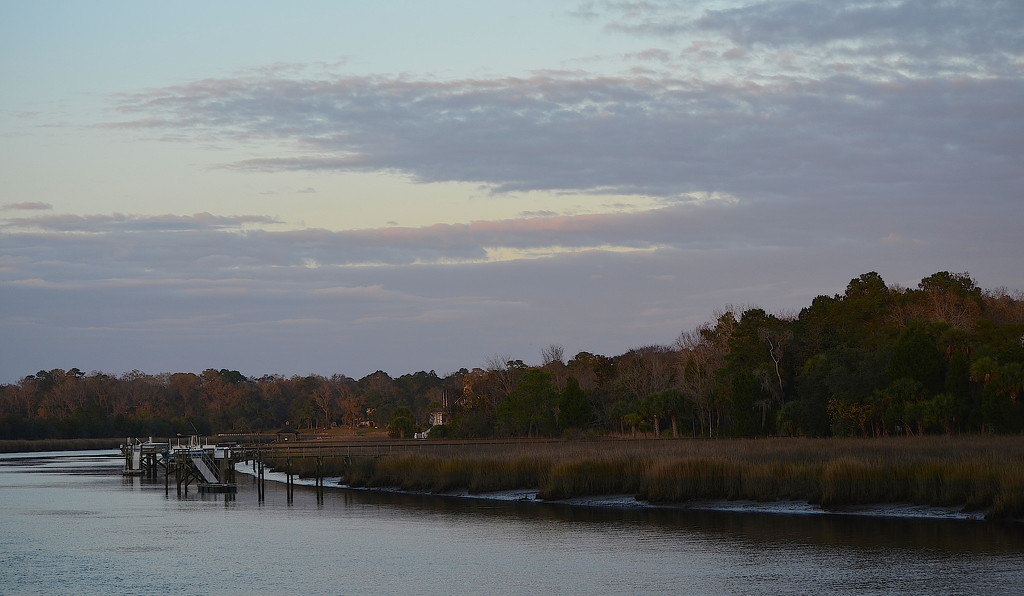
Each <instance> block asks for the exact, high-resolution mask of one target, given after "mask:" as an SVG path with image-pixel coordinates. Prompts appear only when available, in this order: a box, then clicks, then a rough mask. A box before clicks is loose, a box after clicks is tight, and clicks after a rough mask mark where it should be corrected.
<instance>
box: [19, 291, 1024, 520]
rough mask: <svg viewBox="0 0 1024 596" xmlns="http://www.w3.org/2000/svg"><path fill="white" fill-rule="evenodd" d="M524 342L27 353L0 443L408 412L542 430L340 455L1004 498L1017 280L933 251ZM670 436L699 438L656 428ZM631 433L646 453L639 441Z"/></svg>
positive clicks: (810, 490) (923, 500) (555, 474)
mask: <svg viewBox="0 0 1024 596" xmlns="http://www.w3.org/2000/svg"><path fill="white" fill-rule="evenodd" d="M752 298H753V297H752ZM538 343H539V344H542V343H543V341H539V342H538ZM536 356H537V357H539V362H536V363H534V364H530V363H528V362H527V361H526V360H523V359H521V358H522V357H523V356H522V355H519V356H513V355H496V356H491V357H489V358H488V359H487V360H486V364H485V366H483V367H479V368H473V369H468V368H462V369H460V370H458V371H455V372H450V373H446V374H444V375H438V374H437V373H436V372H435V371H429V372H426V371H419V372H416V373H410V374H403V375H401V376H398V377H392V376H391V375H389V374H388V373H386V372H384V371H377V372H375V373H373V374H370V375H367V376H365V377H363V378H361V379H353V378H350V377H348V376H345V375H344V374H341V373H338V374H334V375H331V376H322V375H307V376H291V377H284V376H281V375H274V374H265V375H263V376H245V375H243V374H242V373H240V372H239V371H235V370H228V369H216V368H210V369H207V370H205V371H203V372H202V373H199V374H195V373H190V372H179V373H159V374H148V373H144V372H141V371H132V372H130V373H126V374H122V375H117V376H115V375H109V374H104V373H102V372H91V373H88V374H87V373H85V372H83V371H81V370H80V369H78V368H71V369H67V370H64V369H51V370H40V371H38V372H36V373H34V374H29V375H27V376H25V377H24V378H22V379H20V380H19V381H17V382H15V383H10V384H5V385H0V441H2V443H0V448H4V449H7V446H10V445H15V444H16V443H13V441H32V442H33V444H34V445H53V446H56V445H71V444H74V445H82V444H83V443H71V442H66V441H71V440H82V439H103V438H106V437H148V436H158V437H159V436H163V437H173V436H176V435H178V434H192V433H196V434H201V435H214V434H219V433H254V432H260V433H265V434H271V435H272V434H274V433H277V432H278V431H280V430H282V429H287V430H288V431H290V432H299V433H303V434H306V435H308V436H312V435H316V434H324V433H329V432H337V431H338V430H339V429H346V430H347V431H348V432H350V433H357V432H371V431H373V430H374V429H378V430H377V432H381V433H386V434H388V435H390V436H391V437H392V438H395V439H399V440H404V439H408V440H412V437H413V435H414V433H424V432H426V433H427V441H426V442H427V443H428V444H429V443H430V442H431V441H437V440H439V439H440V440H444V439H470V438H492V437H496V438H509V439H515V438H532V439H541V438H547V439H553V440H556V441H555V442H552V443H551V445H557V447H546V448H543V449H540V448H539V447H537V449H539V451H537V452H533V451H531V449H534V448H533V447H530V446H529V445H530V442H529V441H523V442H522V443H523V445H522V446H521V448H520V447H517V448H516V449H514V450H510V451H509V450H506V451H507V452H503V453H500V454H488V453H485V452H478V453H467V454H460V455H459V457H457V458H454V459H453V458H446V457H445V455H444V454H443V453H438V454H430V453H421V454H420V455H416V456H413V455H399V456H394V457H389V458H385V459H381V460H379V461H377V462H376V463H374V464H372V465H370V464H364V465H363V467H359V466H355V465H353V466H350V467H348V468H347V469H346V470H344V475H345V476H346V477H347V479H348V480H349V481H350V482H352V483H353V484H360V485H366V486H384V485H389V484H390V485H393V486H401V487H404V488H409V489H415V490H429V491H444V490H448V489H455V488H461V489H464V490H470V491H486V490H499V489H505V488H518V487H528V488H534V489H537V490H539V491H540V494H541V495H542V496H545V497H549V498H568V497H572V496H575V495H588V494H596V493H609V494H610V493H623V494H633V495H636V496H638V497H641V498H643V499H647V500H650V501H652V502H673V501H690V500H695V499H696V500H699V499H721V498H727V499H755V500H765V499H769V500H775V499H797V500H807V501H810V502H814V503H820V504H822V505H825V506H842V505H845V504H857V503H867V502H871V501H875V500H877V501H881V502H894V501H905V502H910V503H919V504H932V505H945V504H950V505H957V506H962V507H967V508H978V509H984V510H987V511H990V512H991V513H992V514H993V515H995V516H997V517H1003V516H1011V517H1020V516H1021V515H1022V505H1021V501H1022V499H1024V480H1022V479H1024V472H1022V470H1021V466H1022V465H1024V464H1022V461H1024V457H1022V455H1024V453H1022V447H1021V445H1022V442H1024V399H1021V396H1022V394H1024V293H1022V292H1021V291H1020V290H1015V291H1010V290H1007V289H1006V288H997V289H991V290H987V289H983V288H980V287H978V286H977V285H976V283H975V281H974V280H973V279H972V278H971V277H970V275H969V274H967V273H950V272H947V271H943V272H939V273H935V274H933V275H930V276H928V277H925V278H923V279H922V280H921V281H920V283H919V284H918V285H917V287H915V288H904V287H899V286H890V285H887V284H886V283H885V281H884V280H883V279H882V278H881V276H879V275H878V274H877V273H875V272H870V273H865V274H863V275H860V276H858V277H856V278H854V279H852V280H851V281H850V283H849V284H848V285H847V287H846V290H845V292H844V293H842V294H836V295H834V296H824V295H823V296H818V297H817V298H815V299H814V300H813V301H812V303H811V304H810V305H808V306H806V307H805V308H803V309H802V310H800V311H799V312H797V313H778V314H772V313H768V312H765V311H764V310H763V309H760V308H757V307H743V308H740V307H731V306H729V307H725V308H723V309H722V310H721V311H719V312H716V313H714V315H713V317H712V319H711V320H710V321H709V322H708V323H705V324H703V325H700V326H698V327H696V328H694V329H684V330H681V331H680V333H679V335H678V336H677V339H676V341H675V342H674V343H673V344H671V345H649V346H640V347H636V348H634V349H631V350H629V351H627V352H626V353H623V354H619V355H601V354H595V353H591V352H579V353H577V354H575V355H574V356H572V357H567V356H566V355H565V354H564V352H563V348H562V347H561V346H560V345H557V344H550V345H548V346H547V347H545V348H543V349H542V350H541V351H540V354H538V355H536ZM339 368H344V362H343V361H339ZM608 437H622V438H625V439H641V440H621V441H617V442H616V441H609V440H607V438H608ZM602 438H604V439H606V440H596V439H602ZM683 438H690V439H713V440H711V441H708V440H689V441H686V440H671V439H683ZM642 439H652V441H645V440H642ZM653 439H661V440H657V441H653ZM39 441H50V443H41V442H39ZM62 441H65V442H63V443H62ZM17 444H18V445H28V444H27V443H17ZM648 444H654V445H657V447H656V448H654V447H651V448H650V449H657V450H658V454H657V455H653V454H650V453H645V452H643V449H647V448H648V447H642V446H643V445H648ZM103 445H104V446H106V444H105V443H104V444H103ZM593 445H603V447H602V448H601V450H600V451H598V452H592V451H588V450H590V449H592V446H593ZM609 445H614V447H609ZM49 448H50V447H48V449H49ZM52 448H54V449H59V448H60V447H52ZM29 449H33V450H34V448H33V447H29V446H26V447H25V448H24V449H20V450H29ZM339 472H340V471H339Z"/></svg>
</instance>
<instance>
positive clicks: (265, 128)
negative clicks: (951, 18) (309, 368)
mask: <svg viewBox="0 0 1024 596" xmlns="http://www.w3.org/2000/svg"><path fill="white" fill-rule="evenodd" d="M708 18H710V17H708ZM747 18H752V17H747ZM936 34H937V33H936ZM745 51H746V50H736V49H735V48H733V47H732V45H731V44H728V45H724V46H722V47H721V50H720V54H721V55H722V56H723V58H722V59H723V60H724V61H726V62H729V63H733V62H737V61H747V60H753V59H755V58H753V57H751V56H749V55H748V54H744V52H745ZM726 54H728V55H729V58H727V57H725V55H726ZM744 56H746V57H744ZM862 68H863V67H858V69H862ZM1022 106H1024V80H1022V79H1021V77H1020V76H1019V67H1017V68H1013V69H1010V68H1005V69H1002V70H993V71H991V72H987V73H986V74H985V75H984V76H982V75H980V74H978V73H977V72H976V70H975V69H974V68H973V67H972V68H968V69H966V70H965V71H964V72H962V73H958V74H957V76H944V77H923V76H922V77H906V76H890V77H883V78H879V77H876V76H867V75H865V74H863V73H861V72H859V71H858V70H856V69H855V70H854V71H852V72H851V71H849V70H834V69H833V70H832V71H831V72H829V73H827V74H820V75H816V76H809V75H807V73H800V74H786V73H781V74H780V73H752V74H750V75H749V76H745V77H738V76H729V77H725V78H719V79H707V78H702V77H699V76H690V75H688V74H687V73H685V72H676V73H668V74H659V75H632V74H623V75H614V76H613V75H593V74H587V73H577V72H573V73H544V74H538V75H536V76H532V77H525V78H516V77H506V78H494V79H464V80H450V81H437V80H428V79H414V78H411V77H408V76H402V77H383V76H380V77H343V78H333V79H322V80H310V79H303V78H294V79H282V78H232V79H210V80H203V81H197V82H194V83H191V84H186V85H180V86H175V87H167V88H163V89H157V90H153V91H150V92H146V93H141V94H136V95H133V96H129V97H125V98H123V99H122V100H121V102H120V104H119V109H120V110H121V111H122V113H124V114H125V115H126V116H131V115H137V116H140V117H141V120H140V121H141V122H143V124H140V126H142V128H141V129H140V131H144V130H146V129H149V128H150V127H152V126H153V124H152V122H153V121H154V119H156V120H157V121H159V122H161V123H162V124H161V125H160V126H163V127H166V128H167V130H172V131H174V134H175V136H176V137H177V138H182V139H189V138H191V139H193V140H194V141H196V142H200V141H199V140H200V139H204V140H206V139H211V138H215V139H219V140H227V139H234V140H236V141H238V142H240V141H241V140H244V141H245V142H246V143H255V145H256V146H257V147H260V148H261V149H258V151H257V152H258V153H263V155H262V156H257V157H253V158H251V159H246V160H243V161H237V162H232V163H227V164H222V165H224V166H225V167H230V168H236V169H241V170H247V171H271V172H273V171H312V172H321V173H330V172H389V173H396V172H397V173H401V174H404V175H406V176H408V177H409V178H411V179H412V180H414V181H416V182H420V183H432V182H467V183H474V184H479V185H483V186H484V187H486V188H489V189H491V191H492V192H494V193H510V192H522V191H554V192H565V193H579V194H618V195H642V196H651V197H659V198H665V199H669V198H673V197H678V196H681V195H686V194H688V193H693V192H721V193H727V194H731V195H734V196H738V197H742V198H744V199H747V200H773V201H777V200H782V199H786V200H797V201H808V202H832V201H851V200H859V198H860V197H869V198H873V199H881V198H882V197H886V198H887V199H888V200H907V199H908V198H913V199H914V200H920V201H922V202H941V201H957V200H959V197H960V196H962V194H963V192H965V191H966V189H967V187H968V186H969V185H968V184H966V181H968V180H971V179H985V180H986V181H988V183H990V184H991V189H992V190H993V191H994V192H995V193H996V195H997V196H998V197H1000V198H1002V199H1003V200H1009V199H1010V197H1012V196H1015V194H1016V191H1017V185H1016V180H1017V171H1018V169H1019V168H1018V167H1017V165H1018V164H1017V156H1019V155H1020V153H1021V151H1022V149H1024V147H1022V142H1021V140H1020V139H1022V138H1024V107H1022ZM132 122H133V121H125V122H122V123H120V124H119V125H120V126H126V127H130V126H132V125H133V124H132ZM158 128H159V127H158ZM154 138H160V135H159V134H157V135H156V136H155V137H154ZM282 143H283V144H284V146H285V147H286V148H287V149H286V150H287V154H283V153H281V144H282ZM893 189H898V192H893Z"/></svg>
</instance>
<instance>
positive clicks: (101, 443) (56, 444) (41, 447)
mask: <svg viewBox="0 0 1024 596" xmlns="http://www.w3.org/2000/svg"><path fill="white" fill-rule="evenodd" d="M123 442H124V439H33V440H28V439H5V440H0V453H30V452H40V451H86V450H95V449H117V447H118V446H119V445H120V444H121V443H123Z"/></svg>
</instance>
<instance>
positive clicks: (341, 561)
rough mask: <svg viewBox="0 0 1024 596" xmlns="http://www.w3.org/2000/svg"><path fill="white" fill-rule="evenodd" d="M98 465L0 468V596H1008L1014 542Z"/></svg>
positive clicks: (850, 524)
mask: <svg viewBox="0 0 1024 596" xmlns="http://www.w3.org/2000/svg"><path fill="white" fill-rule="evenodd" d="M120 464H121V460H120V458H119V456H118V454H117V453H116V452H113V451H92V452H63V453H42V454H6V455H0V594H153V595H156V594H179V593H189V594H374V595H377V594H382V595H383V594H396V595H397V594H401V595H419V594H425V595H427V594H444V595H447V594H538V595H541V594H543V595H547V594H587V595H595V594H971V595H973V596H981V595H990V594H1021V593H1024V529H1022V528H1021V527H1020V526H1005V525H999V524H991V523H985V522H979V521H963V520H933V519H901V518H896V519H880V518H867V517H851V516H837V515H780V514H765V513H737V512H713V511H678V510H660V509H654V510H652V509H609V508H594V507H567V506H559V505H551V504H538V503H517V502H502V501H492V500H479V499H459V498H445V497H431V496H416V495H399V494H391V493H376V492H373V493H371V492H364V491H351V490H343V489H330V488H328V489H327V490H326V491H324V492H323V493H322V496H320V495H318V494H317V492H316V491H315V490H314V489H313V488H311V487H303V486H299V487H296V489H295V493H294V496H293V499H292V500H291V502H289V500H288V498H287V493H286V489H285V487H284V486H283V485H280V484H276V483H273V482H269V483H267V492H266V498H265V500H264V501H263V502H262V503H261V502H259V500H258V498H257V491H256V489H255V484H254V480H253V479H251V478H249V477H245V476H240V477H239V480H240V482H239V490H238V493H237V495H235V496H234V497H229V496H225V495H199V494H197V493H195V491H194V490H193V491H192V492H190V493H189V494H188V495H186V496H184V497H181V498H179V497H178V495H177V493H176V491H175V488H174V486H173V485H172V486H171V490H170V491H169V492H168V491H165V487H164V482H163V480H162V479H161V480H159V481H156V482H153V481H149V482H144V481H142V480H140V479H139V478H130V477H128V478H126V477H122V476H121V474H120Z"/></svg>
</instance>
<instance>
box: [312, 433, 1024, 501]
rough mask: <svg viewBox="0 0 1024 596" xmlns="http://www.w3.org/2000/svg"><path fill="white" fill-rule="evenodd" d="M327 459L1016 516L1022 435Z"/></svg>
mask: <svg viewBox="0 0 1024 596" xmlns="http://www.w3.org/2000/svg"><path fill="white" fill-rule="evenodd" d="M327 464H328V468H329V470H330V471H329V475H338V476H342V477H343V478H344V480H345V482H346V483H347V484H350V485H352V486H364V487H389V488H399V489H403V490H409V491H430V492H444V491H454V490H468V491H469V492H471V493H481V492H487V491H498V490H509V489H535V490H537V491H538V496H539V497H540V498H542V499H566V498H573V497H590V496H601V495H614V494H630V495H635V496H636V497H637V498H638V499H641V500H646V501H650V502H652V503H659V504H675V503H686V502H693V501H703V500H722V499H727V500H737V499H742V500H754V501H781V500H799V501H807V502H810V503H814V504H819V505H821V506H822V507H825V508H829V509H835V508H842V507H845V506H857V505H873V504H886V503H892V504H897V503H900V504H903V503H910V504H915V505H929V506H944V507H959V508H963V509H965V510H972V511H985V512H986V515H987V516H988V517H989V518H992V519H1022V518H1024V438H1022V437H918V438H891V439H820V440H818V439H759V440H715V441H702V440H656V441H629V440H621V441H593V442H560V443H545V444H529V443H524V444H517V443H508V444H504V445H482V446H466V447H461V448H453V447H446V448H440V447H439V448H435V449H431V448H430V446H429V445H425V446H424V448H423V449H417V450H416V452H415V453H412V454H401V455H393V456H389V457H383V458H379V459H376V460H375V459H371V458H356V459H355V460H354V461H353V462H351V463H350V464H348V465H346V464H345V463H344V462H342V461H333V462H332V461H328V462H327ZM303 472H305V473H307V474H308V473H309V472H310V471H309V470H305V471H303V470H300V473H303Z"/></svg>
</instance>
